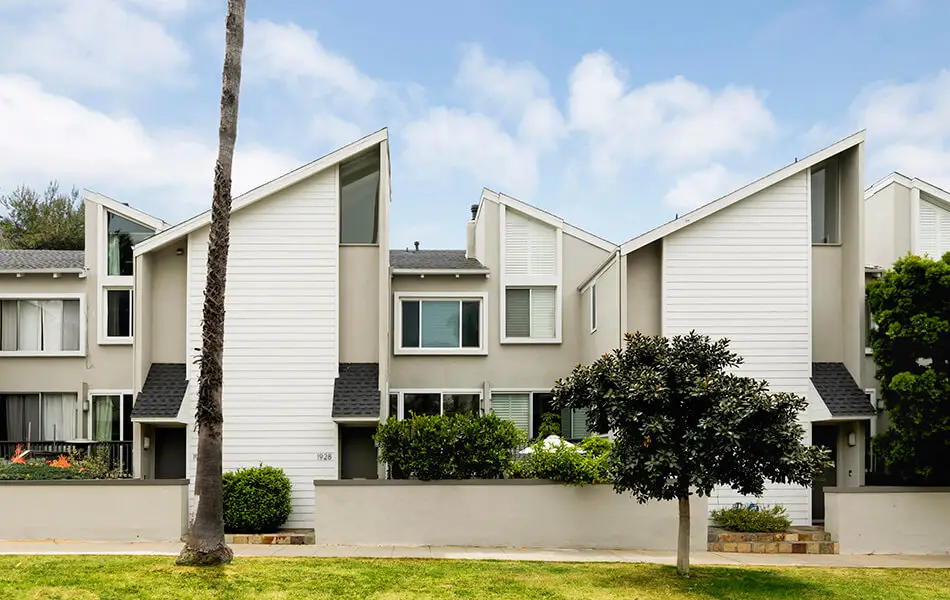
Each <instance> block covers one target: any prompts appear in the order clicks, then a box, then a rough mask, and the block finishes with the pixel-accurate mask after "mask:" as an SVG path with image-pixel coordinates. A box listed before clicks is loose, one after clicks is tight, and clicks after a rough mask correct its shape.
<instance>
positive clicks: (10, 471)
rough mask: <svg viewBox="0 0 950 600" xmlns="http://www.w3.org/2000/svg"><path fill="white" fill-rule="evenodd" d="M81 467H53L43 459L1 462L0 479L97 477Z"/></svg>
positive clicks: (42, 479)
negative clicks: (23, 461)
mask: <svg viewBox="0 0 950 600" xmlns="http://www.w3.org/2000/svg"><path fill="white" fill-rule="evenodd" d="M79 469H80V467H78V466H75V465H74V466H72V467H69V468H65V469H64V468H60V467H51V466H49V465H47V464H46V463H44V462H42V461H31V462H27V463H9V462H0V481H11V480H16V481H24V480H34V481H51V480H56V479H95V477H93V476H92V474H91V473H88V472H86V471H80V470H79Z"/></svg>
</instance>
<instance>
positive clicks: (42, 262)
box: [0, 250, 86, 271]
mask: <svg viewBox="0 0 950 600" xmlns="http://www.w3.org/2000/svg"><path fill="white" fill-rule="evenodd" d="M85 265H86V260H85V253H84V252H83V251H82V250H0V269H2V270H7V271H13V270H22V271H35V270H40V269H82V268H83V267H85Z"/></svg>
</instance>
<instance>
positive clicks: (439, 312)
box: [394, 294, 485, 354]
mask: <svg viewBox="0 0 950 600" xmlns="http://www.w3.org/2000/svg"><path fill="white" fill-rule="evenodd" d="M484 299H485V297H484V295H473V296H467V295H466V296H458V297H454V296H437V295H432V296H416V295H405V294H397V295H396V330H397V332H398V334H397V335H396V336H394V337H395V338H396V340H395V342H396V348H395V351H396V353H397V354H446V353H448V354H455V353H459V354H484V352H485V342H484V327H483V326H482V321H483V320H484Z"/></svg>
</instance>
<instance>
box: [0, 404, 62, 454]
mask: <svg viewBox="0 0 950 600" xmlns="http://www.w3.org/2000/svg"><path fill="white" fill-rule="evenodd" d="M77 398H78V395H77V394H63V393H41V394H40V393H36V394H0V439H2V440H4V441H9V442H26V441H31V442H57V441H64V442H65V441H71V440H75V439H77V437H78V436H77V431H76V422H77V415H78V403H77Z"/></svg>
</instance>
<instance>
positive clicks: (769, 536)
mask: <svg viewBox="0 0 950 600" xmlns="http://www.w3.org/2000/svg"><path fill="white" fill-rule="evenodd" d="M830 541H832V540H831V534H830V533H828V532H826V531H807V532H805V531H788V532H783V533H736V532H731V531H721V532H712V531H710V533H709V543H710V544H717V543H723V544H725V543H743V542H748V543H755V542H765V543H768V542H830Z"/></svg>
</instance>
